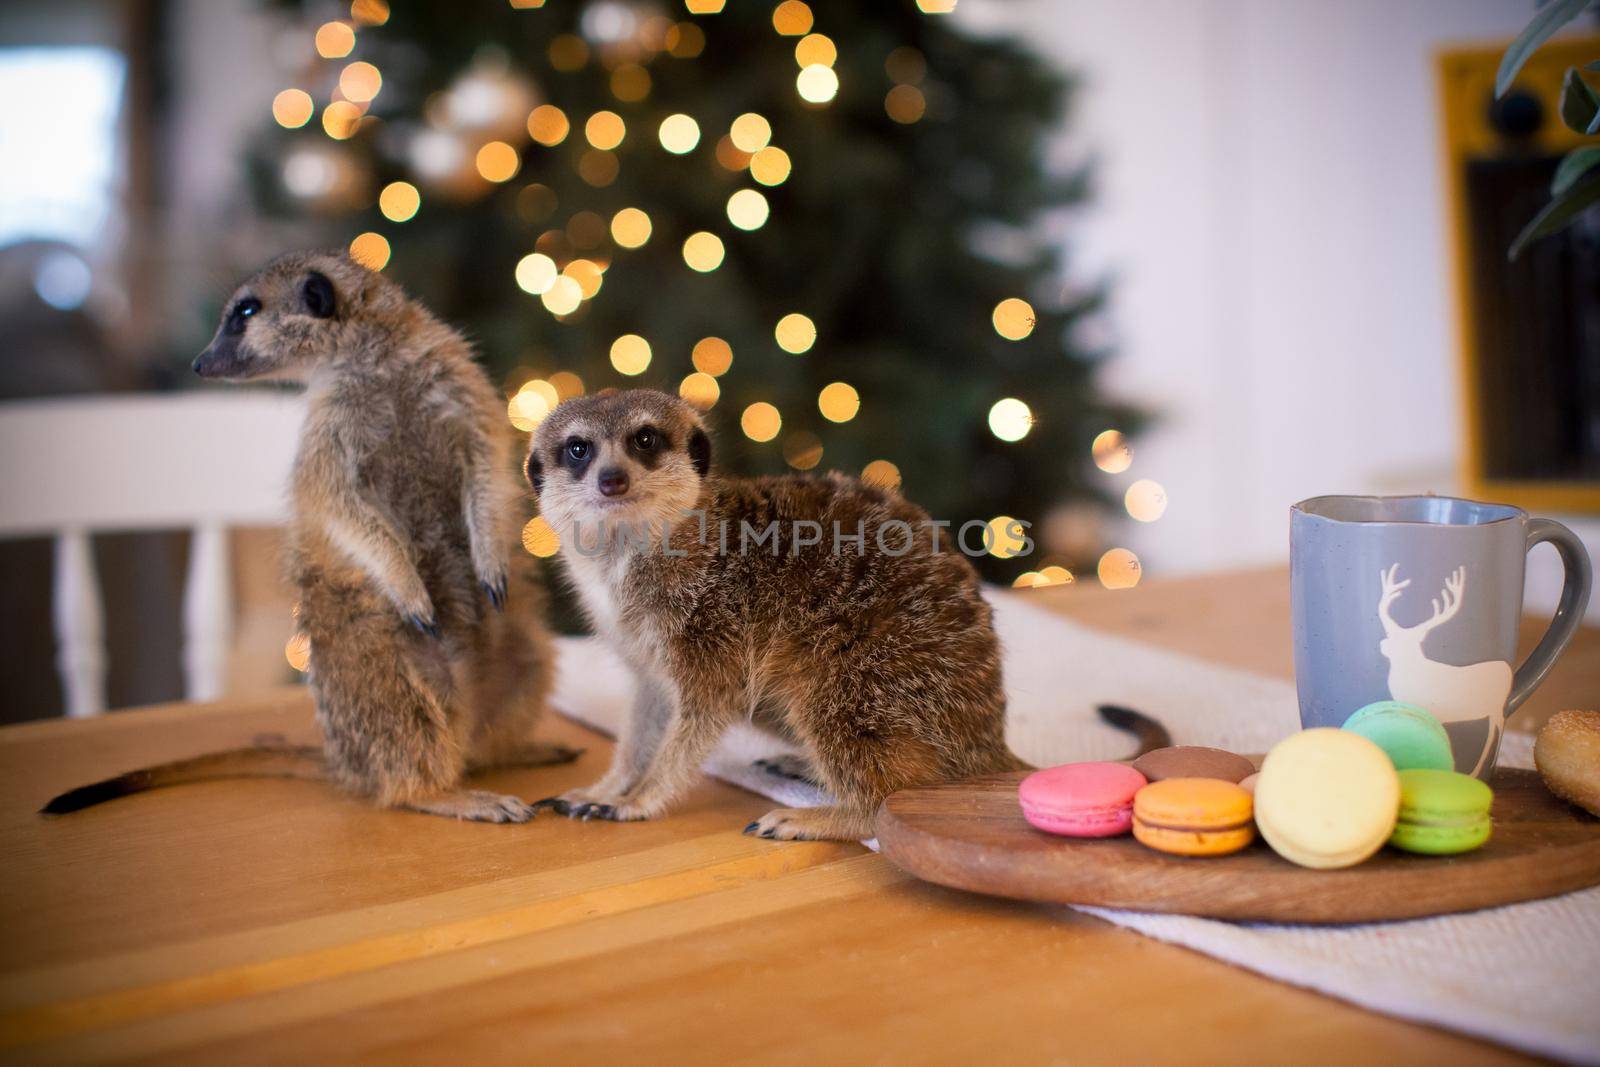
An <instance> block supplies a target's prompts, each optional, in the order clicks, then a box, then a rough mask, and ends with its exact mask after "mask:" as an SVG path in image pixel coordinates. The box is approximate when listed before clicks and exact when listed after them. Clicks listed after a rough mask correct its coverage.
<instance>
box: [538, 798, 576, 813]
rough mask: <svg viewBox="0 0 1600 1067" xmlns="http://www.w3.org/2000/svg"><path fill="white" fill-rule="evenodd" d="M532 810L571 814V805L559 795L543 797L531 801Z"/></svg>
mask: <svg viewBox="0 0 1600 1067" xmlns="http://www.w3.org/2000/svg"><path fill="white" fill-rule="evenodd" d="M533 810H534V811H553V812H555V813H556V814H557V815H571V814H572V805H571V804H569V803H567V802H566V801H565V800H562V799H561V798H560V797H545V798H544V799H543V800H536V801H534V802H533Z"/></svg>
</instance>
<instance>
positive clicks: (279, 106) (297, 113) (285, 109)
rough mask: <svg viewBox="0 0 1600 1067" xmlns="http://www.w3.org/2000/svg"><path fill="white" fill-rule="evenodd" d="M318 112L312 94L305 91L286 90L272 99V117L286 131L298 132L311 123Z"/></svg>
mask: <svg viewBox="0 0 1600 1067" xmlns="http://www.w3.org/2000/svg"><path fill="white" fill-rule="evenodd" d="M316 110H317V105H316V104H315V103H313V102H312V99H311V94H310V93H308V92H306V91H305V90H304V89H285V90H284V91H283V92H281V93H279V94H278V95H277V96H275V97H273V98H272V117H273V119H274V120H275V121H276V122H277V124H278V125H279V126H282V127H283V128H284V129H286V130H298V129H299V128H300V127H302V126H304V125H305V124H306V123H308V122H310V121H311V116H312V114H313V113H315V112H316Z"/></svg>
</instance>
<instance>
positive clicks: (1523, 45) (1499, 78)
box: [1494, 0, 1589, 97]
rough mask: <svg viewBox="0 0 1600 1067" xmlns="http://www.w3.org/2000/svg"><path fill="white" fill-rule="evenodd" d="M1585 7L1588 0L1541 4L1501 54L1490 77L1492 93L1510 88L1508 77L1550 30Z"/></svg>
mask: <svg viewBox="0 0 1600 1067" xmlns="http://www.w3.org/2000/svg"><path fill="white" fill-rule="evenodd" d="M1588 6H1589V0H1549V3H1547V4H1545V5H1544V6H1543V7H1541V8H1540V9H1539V11H1538V13H1537V14H1535V15H1534V16H1533V21H1531V22H1529V23H1528V24H1527V25H1526V26H1524V27H1523V29H1522V32H1521V33H1519V34H1518V35H1517V39H1516V40H1515V41H1512V42H1511V47H1510V48H1507V49H1506V54H1505V55H1504V56H1502V57H1501V59H1500V73H1498V74H1496V75H1495V78H1494V95H1495V96H1496V97H1501V96H1504V95H1506V90H1507V89H1509V88H1511V80H1512V79H1513V78H1515V77H1516V76H1517V71H1519V70H1521V69H1522V65H1523V64H1524V63H1526V62H1527V61H1528V57H1529V56H1531V55H1533V53H1535V52H1537V51H1538V50H1539V46H1540V45H1542V44H1544V43H1545V41H1547V40H1549V38H1550V35H1551V34H1552V33H1555V32H1556V31H1557V30H1559V29H1560V28H1561V27H1563V26H1565V25H1566V24H1567V23H1569V22H1571V21H1572V20H1573V19H1575V18H1577V17H1578V12H1580V11H1582V10H1583V9H1584V8H1586V7H1588Z"/></svg>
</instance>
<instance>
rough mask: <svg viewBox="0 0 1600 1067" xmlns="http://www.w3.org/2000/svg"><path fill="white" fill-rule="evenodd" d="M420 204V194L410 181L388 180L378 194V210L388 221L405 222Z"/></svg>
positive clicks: (413, 214)
mask: <svg viewBox="0 0 1600 1067" xmlns="http://www.w3.org/2000/svg"><path fill="white" fill-rule="evenodd" d="M421 206H422V194H421V193H419V192H417V187H416V186H415V185H412V184H411V183H410V182H390V183H389V184H388V185H385V186H384V187H383V192H381V193H379V194H378V210H379V211H381V212H383V217H384V218H386V219H388V220H389V221H390V222H405V221H407V220H408V219H410V218H412V217H414V216H415V215H416V213H417V209H418V208H419V207H421Z"/></svg>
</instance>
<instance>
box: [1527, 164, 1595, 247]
mask: <svg viewBox="0 0 1600 1067" xmlns="http://www.w3.org/2000/svg"><path fill="white" fill-rule="evenodd" d="M1596 201H1600V173H1594V174H1590V175H1588V176H1587V177H1585V178H1583V179H1582V180H1580V181H1579V182H1578V183H1577V184H1575V185H1573V186H1571V187H1570V188H1569V189H1567V191H1566V192H1565V193H1563V194H1562V195H1560V196H1558V197H1556V198H1555V199H1553V200H1551V201H1550V202H1549V203H1548V204H1546V205H1545V206H1544V210H1543V211H1541V212H1539V213H1538V214H1537V215H1535V216H1534V217H1533V221H1532V222H1530V223H1528V225H1526V226H1524V227H1523V228H1522V232H1521V233H1519V234H1517V239H1516V240H1515V241H1512V242H1511V251H1509V252H1507V253H1506V258H1507V259H1511V260H1515V259H1516V258H1517V257H1518V256H1520V255H1521V254H1522V250H1523V249H1524V248H1526V247H1528V245H1530V244H1532V243H1533V242H1534V241H1537V240H1538V239H1539V238H1541V237H1548V236H1549V235H1550V234H1552V233H1555V232H1556V231H1557V230H1560V229H1562V228H1563V227H1565V226H1566V225H1567V224H1568V223H1570V222H1571V221H1572V220H1573V219H1575V218H1577V217H1578V216H1579V215H1580V214H1581V213H1582V212H1583V209H1584V208H1586V207H1588V206H1589V205H1590V204H1593V203H1595V202H1596Z"/></svg>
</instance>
